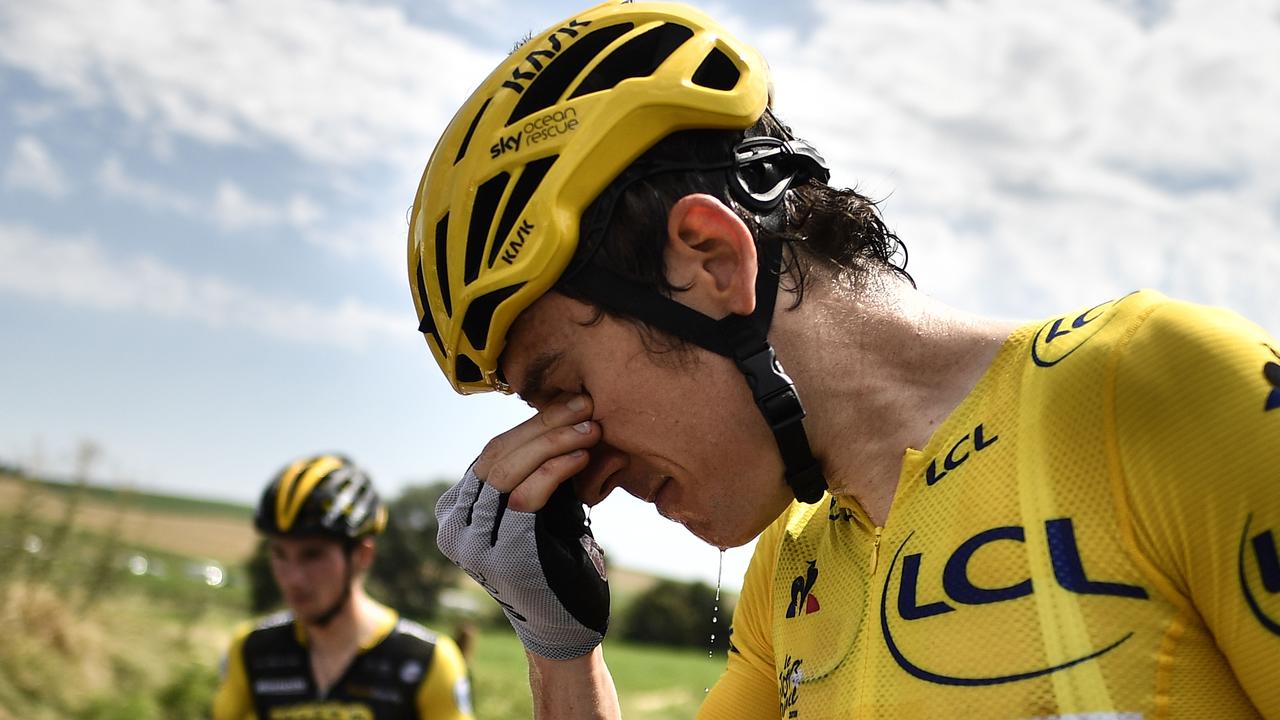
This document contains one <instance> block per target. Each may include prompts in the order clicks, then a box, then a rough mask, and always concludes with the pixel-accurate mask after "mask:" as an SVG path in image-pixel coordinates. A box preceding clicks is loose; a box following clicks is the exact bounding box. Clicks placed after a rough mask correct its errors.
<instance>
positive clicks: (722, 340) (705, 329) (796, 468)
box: [570, 243, 827, 503]
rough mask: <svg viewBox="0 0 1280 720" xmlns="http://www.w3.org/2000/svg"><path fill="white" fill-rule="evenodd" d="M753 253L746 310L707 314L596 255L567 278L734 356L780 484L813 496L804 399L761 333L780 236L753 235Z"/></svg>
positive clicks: (768, 316) (606, 304) (814, 467)
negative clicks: (751, 304) (773, 446)
mask: <svg viewBox="0 0 1280 720" xmlns="http://www.w3.org/2000/svg"><path fill="white" fill-rule="evenodd" d="M758 256H759V262H760V270H759V272H758V273H757V274H756V309H755V311H754V312H753V313H752V314H751V315H749V316H747V315H729V316H728V317H725V318H723V319H721V320H715V319H712V318H710V317H708V316H706V315H703V314H702V313H700V312H698V311H696V310H693V309H692V308H689V307H687V306H685V305H682V304H680V303H678V302H676V301H675V300H672V299H671V298H668V297H666V296H664V295H660V294H657V293H654V292H653V291H652V290H650V289H648V288H646V287H644V286H643V285H641V284H640V283H637V282H636V281H634V280H631V279H630V278H626V277H623V276H622V275H619V274H618V273H616V272H614V271H613V270H610V269H608V268H605V267H600V266H598V265H596V264H595V263H593V266H592V267H591V269H590V271H588V272H583V273H578V275H577V276H576V277H574V278H573V282H572V283H571V285H570V286H571V287H572V288H573V289H574V290H576V291H578V292H581V293H582V294H583V296H585V297H588V298H591V299H592V300H593V301H595V302H597V303H598V304H600V306H601V307H603V308H604V309H605V310H607V311H609V312H612V313H615V314H619V315H625V316H629V317H633V318H636V319H638V320H641V321H643V322H645V323H648V324H650V325H652V326H654V327H656V328H658V329H659V330H662V331H664V332H667V333H669V334H671V335H674V336H676V337H678V338H681V339H682V340H686V341H688V342H691V343H693V344H695V345H697V346H699V347H702V348H704V349H706V350H709V351H711V352H713V353H716V354H717V355H723V356H725V357H727V358H729V359H731V360H733V361H734V364H735V365H737V367H738V370H739V371H740V372H741V373H742V374H743V376H744V377H745V378H746V381H747V386H748V387H749V388H750V389H751V395H752V397H753V398H754V399H755V402H756V407H757V408H758V409H759V410H760V413H761V415H763V416H764V420H765V422H766V423H767V424H768V425H769V429H770V430H771V431H772V432H773V438H774V441H775V442H776V443H777V445H778V452H779V453H780V454H781V456H782V461H783V465H784V466H785V470H786V480H787V484H788V485H790V486H791V489H792V490H793V491H794V492H795V496H796V499H797V500H800V501H801V502H806V503H816V502H818V501H819V500H821V498H822V493H823V491H825V490H826V488H827V483H826V480H825V479H824V478H823V475H822V467H821V465H820V464H819V463H818V461H817V460H816V459H815V458H814V457H813V451H812V450H811V449H810V447H809V438H808V435H806V434H805V431H804V423H803V422H802V421H803V420H804V416H805V411H804V406H803V405H802V404H801V403H800V396H799V394H797V392H796V388H795V383H794V382H793V381H792V380H791V377H790V376H788V375H787V373H786V371H785V370H784V369H783V368H782V363H781V362H779V360H778V358H777V354H776V353H775V352H774V350H773V346H772V345H770V344H769V340H768V338H767V336H766V333H767V332H768V327H769V324H770V322H771V321H772V319H773V308H774V301H775V298H776V297H777V292H778V279H779V273H780V269H781V263H782V248H781V244H780V243H760V244H759V253H758Z"/></svg>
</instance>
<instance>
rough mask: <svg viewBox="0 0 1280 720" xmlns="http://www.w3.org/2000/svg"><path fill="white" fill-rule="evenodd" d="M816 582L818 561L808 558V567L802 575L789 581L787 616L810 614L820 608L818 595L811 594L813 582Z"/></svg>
mask: <svg viewBox="0 0 1280 720" xmlns="http://www.w3.org/2000/svg"><path fill="white" fill-rule="evenodd" d="M816 582H818V561H817V560H810V561H809V567H808V568H806V569H805V571H804V574H803V575H798V576H797V577H796V578H795V579H794V580H792V581H791V604H790V605H788V606H787V617H789V618H793V617H798V616H800V615H812V614H814V613H816V612H818V611H819V610H821V609H822V605H821V604H820V603H819V602H818V596H817V595H814V594H813V584H814V583H816Z"/></svg>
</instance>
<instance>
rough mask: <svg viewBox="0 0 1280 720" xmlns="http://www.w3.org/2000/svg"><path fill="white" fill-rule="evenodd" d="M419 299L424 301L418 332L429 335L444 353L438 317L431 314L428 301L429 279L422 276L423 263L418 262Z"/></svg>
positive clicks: (441, 352)
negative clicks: (437, 321) (437, 322)
mask: <svg viewBox="0 0 1280 720" xmlns="http://www.w3.org/2000/svg"><path fill="white" fill-rule="evenodd" d="M418 300H419V301H420V302H421V303H422V308H423V311H422V320H421V321H419V322H418V332H420V333H422V334H424V335H429V336H430V337H431V339H432V340H434V341H435V343H436V347H438V348H440V354H441V355H443V354H444V343H442V342H440V333H439V331H438V330H436V319H435V317H434V316H432V315H431V306H430V305H429V304H428V303H427V281H426V280H425V279H424V278H423V277H422V263H421V262H419V263H418Z"/></svg>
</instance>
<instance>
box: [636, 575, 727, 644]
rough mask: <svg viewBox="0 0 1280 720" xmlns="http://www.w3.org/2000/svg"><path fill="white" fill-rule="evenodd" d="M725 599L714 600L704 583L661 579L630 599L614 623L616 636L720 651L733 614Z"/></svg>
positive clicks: (712, 592) (644, 641)
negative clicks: (619, 618)
mask: <svg viewBox="0 0 1280 720" xmlns="http://www.w3.org/2000/svg"><path fill="white" fill-rule="evenodd" d="M725 600H726V599H725V598H721V599H720V600H719V601H717V600H716V591H715V589H714V588H712V587H711V586H710V585H707V584H706V583H702V582H678V581H675V580H661V581H659V582H657V583H656V584H654V585H653V587H651V588H649V589H648V590H645V591H644V592H642V593H641V594H640V595H639V596H637V597H636V598H635V600H633V601H632V602H631V606H630V608H628V611H627V613H626V615H624V616H623V617H622V618H621V622H619V623H618V625H617V626H618V629H619V635H620V636H621V637H623V638H625V639H627V640H631V641H633V642H639V643H650V644H655V645H671V646H686V647H696V648H702V649H711V648H714V649H717V650H724V649H726V648H727V647H728V624H729V621H728V619H729V618H730V617H732V615H733V609H732V608H731V607H729V606H728V603H727V602H725ZM713 617H714V618H716V620H715V622H713V621H712V618H713ZM712 635H714V636H715V640H714V642H713V641H712V640H711V637H712Z"/></svg>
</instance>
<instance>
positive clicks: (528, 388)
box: [516, 350, 564, 404]
mask: <svg viewBox="0 0 1280 720" xmlns="http://www.w3.org/2000/svg"><path fill="white" fill-rule="evenodd" d="M562 359H564V352H563V351H560V350H554V351H551V352H545V353H542V354H541V355H539V356H537V357H535V358H534V359H533V362H531V363H529V367H527V368H525V371H524V376H523V377H522V378H521V380H520V390H519V391H518V392H517V393H516V394H517V395H519V396H520V399H521V400H524V401H525V402H526V403H529V404H533V403H534V401H536V400H539V399H541V397H542V394H543V393H544V392H546V384H547V376H548V375H550V374H551V371H552V370H554V369H555V367H556V365H558V364H559V363H560V361H561V360H562Z"/></svg>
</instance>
